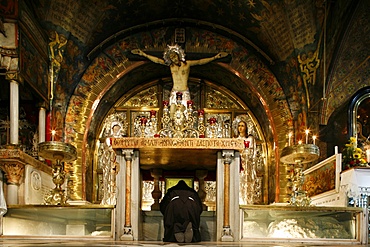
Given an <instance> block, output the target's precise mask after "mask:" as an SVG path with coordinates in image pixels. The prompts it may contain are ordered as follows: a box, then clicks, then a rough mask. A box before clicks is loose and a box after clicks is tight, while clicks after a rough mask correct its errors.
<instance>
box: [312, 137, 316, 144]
mask: <svg viewBox="0 0 370 247" xmlns="http://www.w3.org/2000/svg"><path fill="white" fill-rule="evenodd" d="M312 140H313V145H315V141H316V136H315V135H314V136H312Z"/></svg>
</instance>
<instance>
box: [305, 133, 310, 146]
mask: <svg viewBox="0 0 370 247" xmlns="http://www.w3.org/2000/svg"><path fill="white" fill-rule="evenodd" d="M309 132H310V131H309V130H308V129H307V130H306V144H308V133H309Z"/></svg>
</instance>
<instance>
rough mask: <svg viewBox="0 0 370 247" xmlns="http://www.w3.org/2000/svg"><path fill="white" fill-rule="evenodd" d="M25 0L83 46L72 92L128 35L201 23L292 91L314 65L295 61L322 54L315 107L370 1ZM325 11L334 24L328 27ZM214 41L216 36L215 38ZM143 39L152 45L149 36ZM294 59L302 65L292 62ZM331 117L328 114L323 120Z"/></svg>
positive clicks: (47, 26) (312, 89)
mask: <svg viewBox="0 0 370 247" xmlns="http://www.w3.org/2000/svg"><path fill="white" fill-rule="evenodd" d="M24 2H25V4H26V5H27V8H29V9H30V13H32V15H34V18H36V19H37V20H38V22H39V23H40V25H41V27H42V28H43V29H44V31H45V33H47V35H48V36H49V37H48V38H49V39H50V35H51V34H52V33H53V32H57V33H59V34H60V35H63V36H64V37H65V38H66V39H67V40H68V41H69V42H73V43H74V44H76V47H75V49H78V51H75V54H76V57H75V58H74V59H79V60H80V61H79V62H78V64H77V63H75V64H70V65H66V66H71V67H72V66H73V67H75V69H74V75H73V76H71V78H69V80H70V81H69V82H68V88H69V91H68V90H67V92H66V94H67V95H71V94H72V92H73V90H74V88H75V87H76V86H77V84H78V81H79V79H80V78H81V76H82V75H83V73H84V69H83V68H84V67H86V66H88V64H89V61H90V62H91V61H92V59H94V58H95V57H96V56H98V55H99V54H100V53H101V52H102V51H103V50H104V49H105V48H106V47H109V45H112V44H113V43H114V42H116V41H117V40H119V39H121V38H122V37H127V36H130V35H131V34H134V33H138V32H145V31H148V30H153V29H156V28H161V27H180V28H181V27H196V28H201V29H204V30H209V31H210V32H214V33H218V34H220V35H223V36H226V37H228V38H230V39H231V40H234V41H235V42H238V43H240V44H242V45H244V46H245V47H247V49H248V50H249V51H250V52H254V53H255V54H257V55H258V56H259V57H260V58H261V60H262V62H263V63H265V64H266V65H267V66H268V68H269V69H271V70H272V71H273V72H274V75H275V76H276V77H277V80H278V82H279V83H280V85H281V86H282V88H283V90H284V93H285V94H286V95H287V97H289V94H290V92H289V90H290V88H291V86H292V84H295V86H294V87H297V85H298V87H299V85H300V75H302V74H304V73H312V71H310V72H307V71H306V72H305V71H302V70H299V69H298V68H297V67H298V66H302V64H295V63H297V59H298V60H304V59H307V58H308V59H307V60H309V59H310V58H311V57H312V56H316V61H315V62H316V65H314V66H317V67H316V68H315V71H314V72H313V73H314V75H313V78H312V80H311V81H310V82H309V84H310V85H306V86H305V87H306V88H305V90H306V91H307V92H305V94H307V95H308V94H310V97H311V101H312V102H309V103H310V106H309V107H312V106H316V109H314V110H315V111H322V110H320V109H318V108H319V107H320V106H321V102H320V100H321V98H324V97H325V95H323V93H322V92H323V90H324V91H325V88H324V89H323V86H324V87H327V85H328V84H329V82H327V84H326V85H323V83H324V79H323V77H324V76H326V77H328V75H329V73H328V70H329V69H328V68H329V67H334V66H335V64H334V63H333V60H332V58H336V59H337V58H338V57H337V54H336V52H337V51H338V49H339V47H340V45H341V42H342V40H344V38H345V36H344V35H343V32H344V31H346V30H347V28H348V25H349V24H351V25H353V23H350V21H352V22H353V14H354V13H355V11H356V8H357V9H358V8H361V6H364V7H365V9H366V7H367V6H368V5H367V4H365V3H364V2H366V1H346V0H337V1H334V0H333V1H324V0H316V1H306V0H285V1H281V0H228V1H223V0H218V1H209V0H204V1H203V0H202V1H198V0H188V1H184V0H171V1H170V0H159V1H152V0H128V1H125V0H118V1H88V0H78V1H77V0H53V1H46V0H34V1H24ZM359 6H360V7H359ZM357 11H358V10H357ZM325 14H327V20H326V25H325V26H326V27H327V28H326V29H325V32H324V28H323V26H324V20H325ZM21 15H22V14H21ZM24 16H25V15H23V19H25V18H24ZM167 38H169V37H167ZM167 41H168V40H167ZM143 42H145V40H144V41H143ZM211 43H212V40H210V46H211V45H212V44H211ZM324 43H325V45H324ZM142 45H143V47H142V48H145V44H144V43H143V44H142ZM324 49H325V52H326V56H325V58H324V56H323V50H324ZM77 55H78V56H77ZM66 60H67V59H66ZM324 60H325V65H324V64H323V63H324V62H323V61H324ZM360 62H361V61H360ZM76 64H77V65H76ZM294 67H296V68H297V70H292V68H294ZM324 68H326V71H324ZM334 74H335V73H334ZM331 75H333V73H331ZM307 76H312V75H308V74H307ZM325 79H326V78H325ZM329 79H330V78H329ZM71 80H72V81H71ZM67 98H68V97H67ZM329 115H330V114H329ZM326 120H327V119H326ZM326 120H325V117H324V120H323V121H324V122H325V121H326Z"/></svg>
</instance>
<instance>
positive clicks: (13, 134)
mask: <svg viewBox="0 0 370 247" xmlns="http://www.w3.org/2000/svg"><path fill="white" fill-rule="evenodd" d="M18 137H19V84H18V82H17V81H16V80H10V144H12V145H18V139H19V138H18Z"/></svg>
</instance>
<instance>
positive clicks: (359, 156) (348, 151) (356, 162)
mask: <svg viewBox="0 0 370 247" xmlns="http://www.w3.org/2000/svg"><path fill="white" fill-rule="evenodd" d="M356 144H357V140H356V138H355V137H351V138H350V139H349V142H348V143H347V144H346V145H345V147H344V148H343V151H342V154H343V168H344V169H349V168H351V167H358V166H367V161H366V158H365V155H364V152H363V150H362V149H361V148H358V147H357V145H356Z"/></svg>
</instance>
